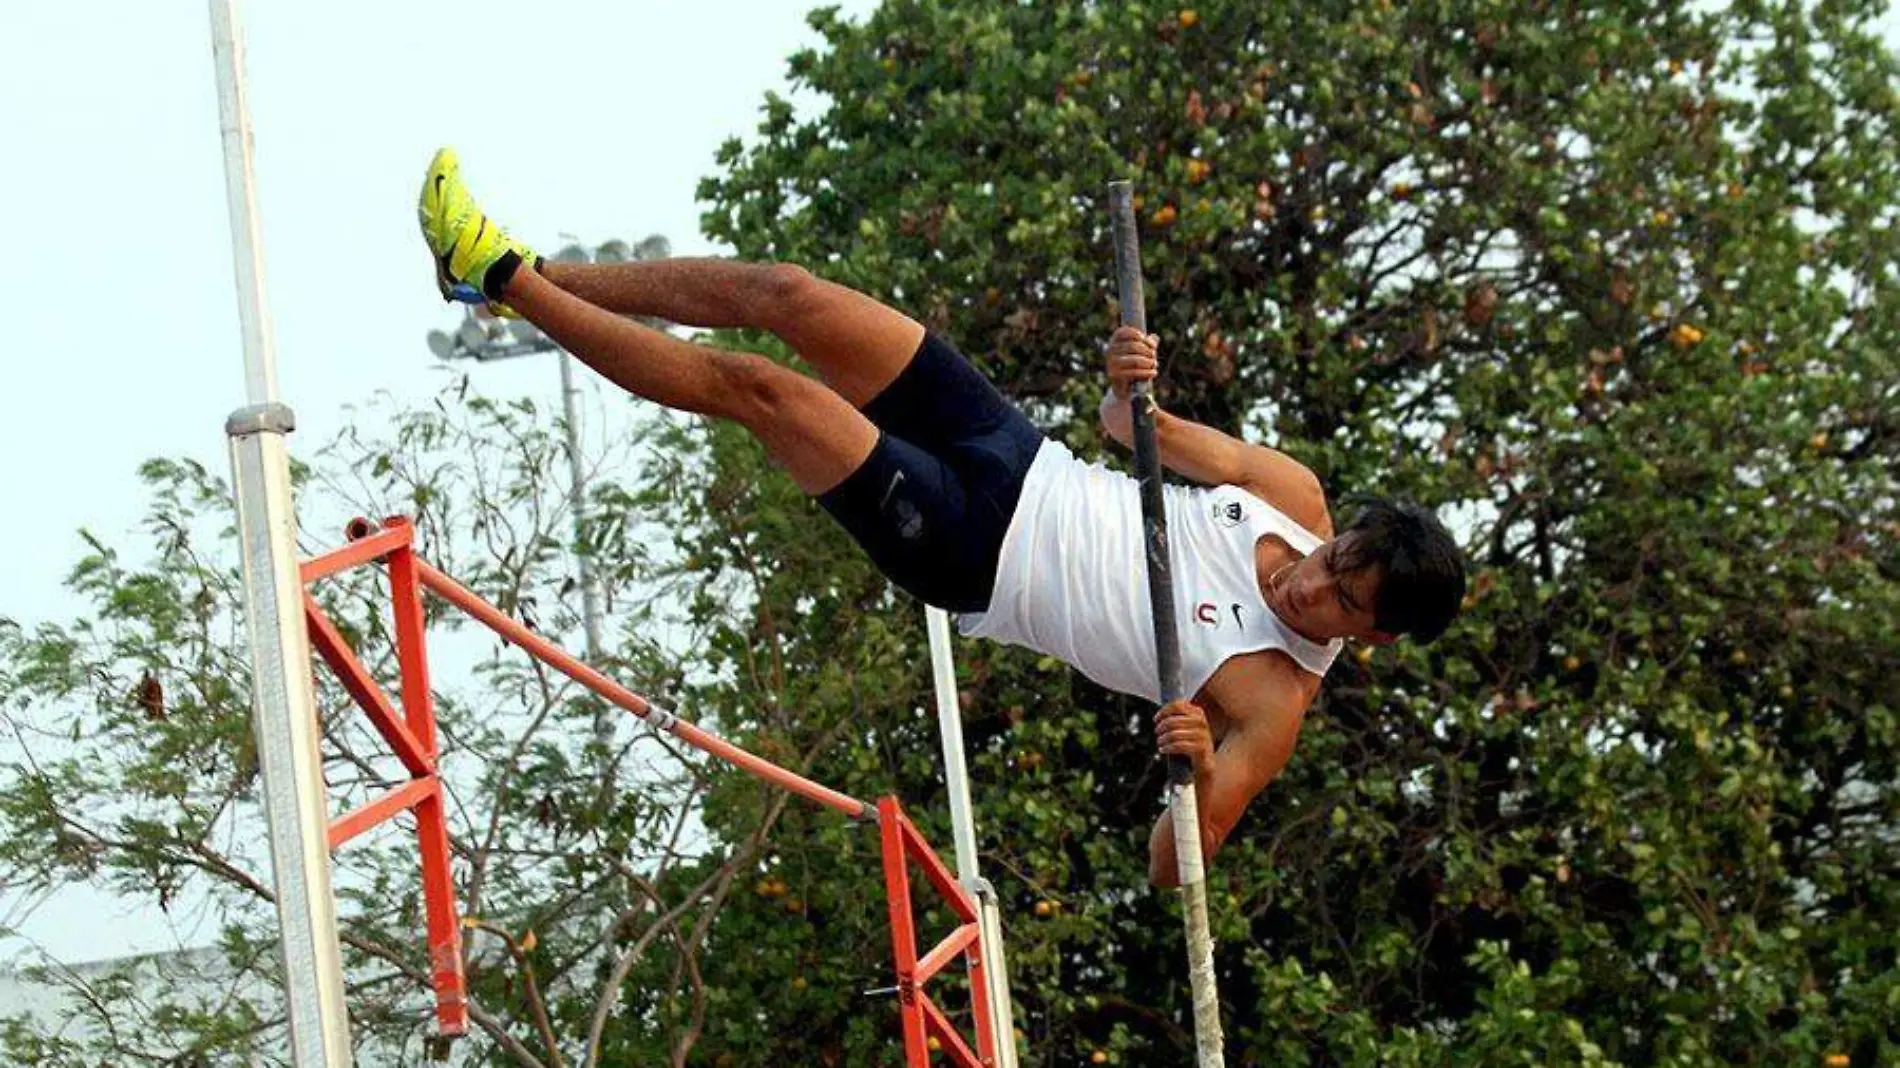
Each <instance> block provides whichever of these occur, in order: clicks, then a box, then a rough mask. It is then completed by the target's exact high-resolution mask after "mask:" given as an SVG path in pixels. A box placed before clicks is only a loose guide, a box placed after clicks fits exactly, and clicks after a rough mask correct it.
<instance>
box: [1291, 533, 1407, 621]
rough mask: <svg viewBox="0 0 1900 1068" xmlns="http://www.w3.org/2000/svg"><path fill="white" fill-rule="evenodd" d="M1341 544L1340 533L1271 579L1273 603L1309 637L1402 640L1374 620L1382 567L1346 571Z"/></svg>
mask: <svg viewBox="0 0 1900 1068" xmlns="http://www.w3.org/2000/svg"><path fill="white" fill-rule="evenodd" d="M1339 547H1340V542H1339V540H1338V539H1334V540H1333V541H1329V542H1327V543H1325V544H1324V545H1321V546H1320V547H1319V548H1317V549H1315V550H1313V552H1312V553H1311V554H1310V555H1308V556H1307V557H1306V558H1305V559H1303V560H1301V561H1300V562H1299V563H1296V564H1294V565H1293V566H1291V567H1289V568H1287V569H1286V570H1285V571H1283V572H1281V573H1280V574H1279V575H1278V576H1276V577H1275V579H1274V580H1272V581H1271V582H1270V584H1269V592H1268V595H1267V603H1268V604H1269V605H1271V606H1272V607H1273V610H1274V612H1275V613H1276V614H1277V615H1279V616H1280V618H1281V620H1282V621H1283V622H1285V623H1286V624H1287V625H1288V626H1290V627H1292V628H1293V629H1294V630H1297V631H1299V632H1300V633H1301V634H1304V635H1306V636H1307V637H1309V638H1315V639H1318V640H1320V641H1330V640H1332V639H1334V638H1353V639H1356V640H1358V641H1365V642H1374V643H1377V644H1381V645H1383V644H1385V643H1387V642H1391V641H1395V640H1397V639H1396V636H1395V635H1391V634H1387V633H1385V632H1384V631H1381V630H1379V629H1378V627H1377V626H1375V625H1374V623H1373V609H1372V606H1373V604H1374V600H1373V599H1374V598H1375V597H1377V596H1378V593H1379V569H1378V568H1376V567H1373V568H1367V569H1365V570H1363V571H1359V572H1356V573H1352V574H1347V573H1344V572H1342V571H1341V570H1340V568H1339V563H1340V559H1341V555H1340V552H1339Z"/></svg>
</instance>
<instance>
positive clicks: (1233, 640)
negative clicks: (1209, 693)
mask: <svg viewBox="0 0 1900 1068" xmlns="http://www.w3.org/2000/svg"><path fill="white" fill-rule="evenodd" d="M1164 497H1165V500H1166V502H1167V505H1166V506H1167V513H1168V540H1169V541H1170V542H1171V543H1172V545H1173V563H1174V600H1175V618H1176V623H1177V628H1178V629H1179V630H1180V632H1181V686H1182V693H1183V694H1184V695H1186V696H1189V697H1192V696H1193V695H1195V694H1197V693H1199V692H1200V689H1201V687H1202V686H1204V685H1206V683H1207V680H1208V679H1210V678H1212V677H1213V675H1214V672H1215V670H1216V669H1217V668H1219V667H1220V666H1221V664H1223V663H1225V662H1226V661H1227V660H1228V658H1230V657H1234V656H1239V655H1241V654H1243V653H1254V652H1259V651H1261V650H1265V649H1279V650H1281V651H1283V652H1285V653H1286V654H1287V655H1288V656H1290V657H1292V658H1293V661H1294V662H1295V663H1297V664H1298V665H1300V667H1302V668H1304V669H1305V670H1307V671H1310V672H1312V673H1313V674H1315V675H1324V674H1326V669H1327V668H1328V667H1331V666H1332V663H1333V658H1334V657H1336V656H1338V655H1339V649H1340V645H1341V643H1340V642H1338V641H1333V642H1329V643H1326V644H1324V645H1322V644H1320V643H1318V642H1315V641H1312V640H1310V639H1308V638H1306V637H1304V636H1302V635H1300V634H1299V633H1297V632H1295V631H1294V630H1293V628H1291V627H1289V626H1287V625H1286V624H1285V623H1282V622H1281V621H1280V617H1278V616H1276V615H1274V614H1273V610H1272V609H1270V608H1268V607H1267V604H1266V600H1265V599H1264V598H1263V597H1262V596H1261V595H1260V582H1259V579H1258V577H1257V576H1256V574H1255V571H1254V546H1255V543H1257V542H1258V541H1259V540H1260V539H1261V538H1263V537H1265V536H1267V535H1269V534H1272V535H1274V536H1276V537H1278V538H1280V539H1281V540H1283V541H1285V542H1286V543H1287V545H1288V546H1290V547H1291V548H1292V549H1293V551H1294V552H1296V553H1299V554H1301V555H1302V556H1304V555H1305V554H1307V553H1310V552H1312V551H1313V550H1314V549H1315V548H1318V547H1319V545H1320V539H1319V538H1317V537H1315V536H1314V535H1313V534H1312V533H1311V532H1309V531H1307V530H1306V529H1305V528H1303V527H1301V526H1300V525H1299V524H1298V523H1295V522H1294V521H1293V520H1291V519H1289V518H1288V517H1287V516H1286V515H1285V514H1284V513H1282V512H1280V511H1279V510H1277V509H1275V508H1273V507H1272V506H1271V505H1269V504H1267V503H1266V502H1265V501H1263V500H1261V499H1260V498H1258V497H1256V496H1254V495H1253V494H1251V493H1248V492H1247V491H1246V490H1243V489H1241V488H1240V487H1238V486H1214V487H1204V486H1167V487H1165V488H1164ZM1152 603H1153V602H1152V601H1151V600H1150V599H1149V596H1148V572H1147V566H1146V563H1145V560H1144V553H1143V548H1142V527H1141V498H1140V491H1139V488H1138V484H1137V483H1136V481H1135V480H1134V479H1133V478H1131V477H1129V476H1128V475H1125V474H1122V473H1121V472H1119V471H1115V470H1112V469H1110V468H1108V467H1105V466H1103V465H1101V464H1089V463H1084V462H1082V461H1081V460H1079V459H1077V458H1076V456H1075V454H1074V453H1071V452H1070V451H1069V450H1068V448H1067V447H1065V446H1063V445H1062V444H1061V443H1059V442H1055V441H1045V442H1043V444H1042V447H1041V449H1040V450H1038V451H1037V453H1036V458H1035V461H1034V462H1033V463H1031V464H1030V467H1029V472H1028V474H1027V475H1025V476H1024V479H1023V492H1022V497H1021V499H1020V500H1019V501H1018V502H1017V504H1016V514H1015V515H1014V516H1013V517H1012V518H1011V519H1010V523H1009V531H1008V533H1007V534H1005V535H1004V537H1003V549H1002V556H1001V558H1000V559H999V560H998V561H997V567H996V585H995V587H994V589H993V590H992V591H991V593H990V604H989V610H988V611H986V612H980V613H972V614H968V615H964V616H963V617H961V619H960V620H959V628H960V629H961V630H962V631H963V633H964V634H967V635H971V636H973V637H981V638H989V639H992V640H995V641H1000V642H1008V643H1010V644H1013V645H1022V646H1026V647H1028V648H1030V649H1034V650H1036V651H1037V652H1039V653H1044V654H1047V655H1049V656H1054V657H1058V658H1060V659H1062V660H1064V661H1067V662H1068V663H1070V664H1072V665H1074V666H1075V668H1076V669H1077V670H1079V671H1081V672H1082V674H1084V675H1087V676H1088V677H1089V678H1091V679H1094V680H1095V681H1096V682H1098V683H1100V684H1102V685H1103V686H1106V687H1108V688H1109V689H1112V690H1119V691H1121V692H1122V693H1130V694H1135V695H1136V696H1139V697H1146V698H1148V699H1149V700H1151V701H1158V700H1160V684H1159V681H1158V680H1157V678H1156V673H1155V640H1154V621H1153V618H1152V616H1151V614H1150V608H1149V606H1150V605H1151V604H1152Z"/></svg>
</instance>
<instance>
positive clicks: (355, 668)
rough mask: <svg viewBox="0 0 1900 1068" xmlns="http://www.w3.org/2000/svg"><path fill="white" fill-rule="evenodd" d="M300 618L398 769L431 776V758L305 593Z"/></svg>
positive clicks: (351, 650) (432, 772)
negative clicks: (397, 761)
mask: <svg viewBox="0 0 1900 1068" xmlns="http://www.w3.org/2000/svg"><path fill="white" fill-rule="evenodd" d="M303 616H304V620H305V621H306V622H307V623H308V624H309V628H310V644H311V645H313V646H315V647H316V650H317V653H318V654H319V655H321V656H322V657H323V662H324V663H326V664H328V665H330V670H331V671H333V672H335V673H336V678H337V681H338V682H340V683H342V684H343V688H344V689H345V690H348V691H349V694H350V696H351V697H352V698H354V699H355V700H356V704H357V707H359V708H361V709H362V710H363V714H364V715H366V716H368V717H369V721H370V725H371V726H374V727H375V728H376V733H378V734H380V735H382V736H383V740H384V741H386V742H388V743H389V748H390V749H392V750H394V751H395V753H396V759H397V760H400V761H402V766H403V767H404V768H406V769H407V770H408V772H409V774H411V775H417V776H420V775H433V774H435V755H434V754H433V753H431V752H430V751H429V750H427V749H425V748H423V743H422V741H421V739H419V738H417V737H416V736H415V735H414V734H412V733H410V731H409V728H408V727H406V726H404V725H403V722H402V720H400V719H398V718H397V717H396V708H395V706H394V705H392V704H390V703H389V698H388V696H386V695H385V694H384V693H383V688H382V687H381V686H378V685H376V680H375V679H374V678H373V677H371V675H370V673H369V669H368V668H366V667H364V666H363V662H362V661H361V660H359V659H357V656H356V651H355V650H353V649H351V648H350V643H349V642H346V641H344V640H343V635H342V634H341V633H340V632H339V631H338V630H337V629H336V624H334V623H332V622H330V617H329V616H327V615H325V614H324V612H323V609H322V608H321V607H319V606H318V604H317V602H316V599H315V598H313V597H311V596H310V595H309V594H308V593H306V594H304V595H303Z"/></svg>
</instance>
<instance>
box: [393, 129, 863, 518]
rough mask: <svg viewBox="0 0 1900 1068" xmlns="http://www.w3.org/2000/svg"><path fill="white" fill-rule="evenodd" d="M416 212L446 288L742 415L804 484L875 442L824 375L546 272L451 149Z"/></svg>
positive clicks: (822, 480)
mask: <svg viewBox="0 0 1900 1068" xmlns="http://www.w3.org/2000/svg"><path fill="white" fill-rule="evenodd" d="M420 214H421V222H422V228H423V235H424V237H425V239H426V240H427V241H428V243H429V248H430V251H431V252H433V253H434V254H435V256H436V258H437V265H438V273H439V278H438V281H439V283H440V284H441V286H442V288H443V292H444V294H445V295H454V296H460V297H464V299H466V297H467V296H468V295H469V293H465V292H464V291H465V290H467V291H470V293H478V294H479V296H480V297H485V298H486V299H488V300H490V301H493V302H495V303H497V304H499V305H501V306H502V308H503V309H504V310H505V311H507V312H508V313H509V314H518V315H521V316H524V317H526V318H527V319H528V320H529V321H531V322H533V323H534V324H535V326H537V327H539V328H540V329H541V330H542V331H543V332H545V333H546V334H547V335H548V336H549V337H551V338H553V339H554V340H555V341H556V342H558V343H559V344H560V345H561V347H563V348H565V349H567V350H568V351H569V352H571V353H573V354H574V355H575V356H577V357H579V358H580V360H581V361H582V362H583V363H586V364H587V365H588V366H590V367H592V368H593V369H594V370H596V371H598V372H600V373H601V374H602V375H603V376H605V377H606V378H607V379H609V380H610V381H612V382H613V383H614V384H616V385H618V386H620V387H621V388H623V389H625V390H627V391H628V392H630V393H634V394H636V395H638V396H641V397H645V398H646V399H648V400H651V401H654V402H656V403H659V404H664V405H666V406H667V407H669V408H675V409H678V410H681V411H687V412H693V413H696V414H702V415H712V416H718V417H720V418H725V419H731V420H734V421H736V422H738V423H740V424H742V425H743V426H745V427H746V429H747V430H749V431H751V432H752V434H753V436H755V437H757V438H758V439H759V440H760V442H761V443H762V444H764V446H765V448H766V452H767V453H768V454H770V455H771V457H772V459H773V460H774V461H775V462H777V463H778V464H779V465H780V466H782V467H784V468H785V470H786V473H787V474H789V475H790V476H791V477H792V481H794V482H796V483H797V484H798V487H799V488H800V489H802V490H804V491H805V492H806V493H809V494H813V495H818V494H823V493H825V492H827V491H829V490H831V489H833V488H835V487H836V486H837V485H838V484H839V483H841V482H843V481H844V479H845V477H846V476H847V475H849V474H851V473H852V472H853V471H856V470H857V469H858V468H859V467H860V466H861V465H862V464H863V463H864V460H865V458H866V457H867V456H869V455H870V453H871V450H872V448H873V447H874V446H875V445H876V444H877V440H878V431H877V428H876V427H875V426H873V425H872V424H871V422H870V421H869V420H868V419H866V418H865V417H864V416H863V415H862V414H861V413H860V412H859V411H858V410H857V409H856V407H854V406H853V405H852V404H850V403H848V402H847V401H846V400H845V399H844V398H842V397H840V396H839V395H838V394H837V393H834V392H833V391H832V390H830V389H829V388H827V387H826V386H824V385H823V384H821V383H819V382H815V381H813V380H811V379H809V378H806V377H805V376H803V375H801V374H798V373H797V372H795V371H792V370H789V369H787V368H784V367H780V366H779V365H777V364H775V363H773V362H772V361H770V360H767V359H765V358H763V357H760V356H754V355H751V354H749V353H739V352H728V351H725V350H721V349H714V348H709V347H706V346H701V345H695V344H692V343H690V342H686V341H681V340H679V339H678V338H675V337H671V336H669V335H667V334H664V333H661V332H660V331H657V330H652V329H649V328H647V327H645V326H642V325H640V324H639V323H636V322H632V321H630V320H628V319H625V318H622V317H621V316H619V315H615V314H614V313H612V312H609V311H606V310H603V309H601V308H599V307H596V306H594V305H592V304H590V303H588V302H587V301H585V300H582V299H581V298H579V297H576V296H574V295H573V294H571V293H568V292H565V291H564V290H562V289H561V288H560V287H559V286H556V285H555V284H554V283H552V282H551V281H549V280H548V279H546V278H543V277H542V276H541V275H540V274H539V273H538V272H537V271H536V270H535V269H534V266H535V262H536V259H537V258H536V257H535V255H534V253H533V252H532V251H530V250H529V249H528V248H527V247H526V246H525V245H522V244H520V243H519V242H516V241H514V240H513V239H511V238H509V237H508V235H507V234H506V232H504V231H503V230H501V229H500V228H499V227H498V226H496V225H495V224H494V223H493V222H492V221H490V220H489V219H488V218H487V217H486V216H484V215H483V214H482V213H481V211H480V210H479V209H478V208H476V206H475V204H474V202H473V200H472V199H471V198H469V196H468V194H467V191H466V190H465V189H463V188H462V186H461V182H460V178H459V175H458V174H457V173H456V166H455V159H454V156H453V155H452V154H450V153H448V152H447V151H446V150H445V151H444V152H442V153H438V154H437V157H436V160H435V162H434V163H433V164H432V165H431V167H430V170H429V175H428V178H427V179H426V180H425V185H424V188H423V195H422V203H421V206H420Z"/></svg>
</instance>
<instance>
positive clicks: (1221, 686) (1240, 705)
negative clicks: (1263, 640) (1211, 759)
mask: <svg viewBox="0 0 1900 1068" xmlns="http://www.w3.org/2000/svg"><path fill="white" fill-rule="evenodd" d="M1320 681H1321V679H1320V677H1319V676H1318V675H1315V674H1313V673H1312V672H1310V671H1308V670H1306V669H1305V668H1303V667H1301V666H1300V665H1299V664H1298V663H1297V662H1296V661H1294V659H1293V658H1292V657H1291V656H1289V655H1287V654H1286V653H1285V652H1284V651H1282V650H1279V649H1261V650H1258V651H1255V652H1251V653H1241V654H1239V655H1237V656H1232V657H1229V658H1228V659H1227V660H1226V662H1225V663H1223V664H1221V666H1220V667H1219V668H1217V669H1216V670H1215V671H1214V674H1213V676H1212V677H1211V678H1209V679H1208V680H1207V683H1206V685H1205V686H1203V687H1202V689H1203V690H1204V691H1205V693H1206V695H1207V697H1208V699H1210V700H1212V701H1214V702H1216V703H1218V704H1219V705H1220V707H1221V708H1222V709H1223V710H1225V711H1226V712H1227V714H1228V716H1229V717H1230V718H1232V719H1233V720H1234V722H1235V723H1239V722H1241V721H1243V720H1249V719H1252V718H1254V717H1256V716H1263V715H1268V716H1270V715H1274V714H1283V713H1286V712H1289V711H1300V710H1304V709H1305V708H1306V706H1307V705H1310V704H1312V703H1313V698H1315V697H1317V696H1319V687H1320Z"/></svg>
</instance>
